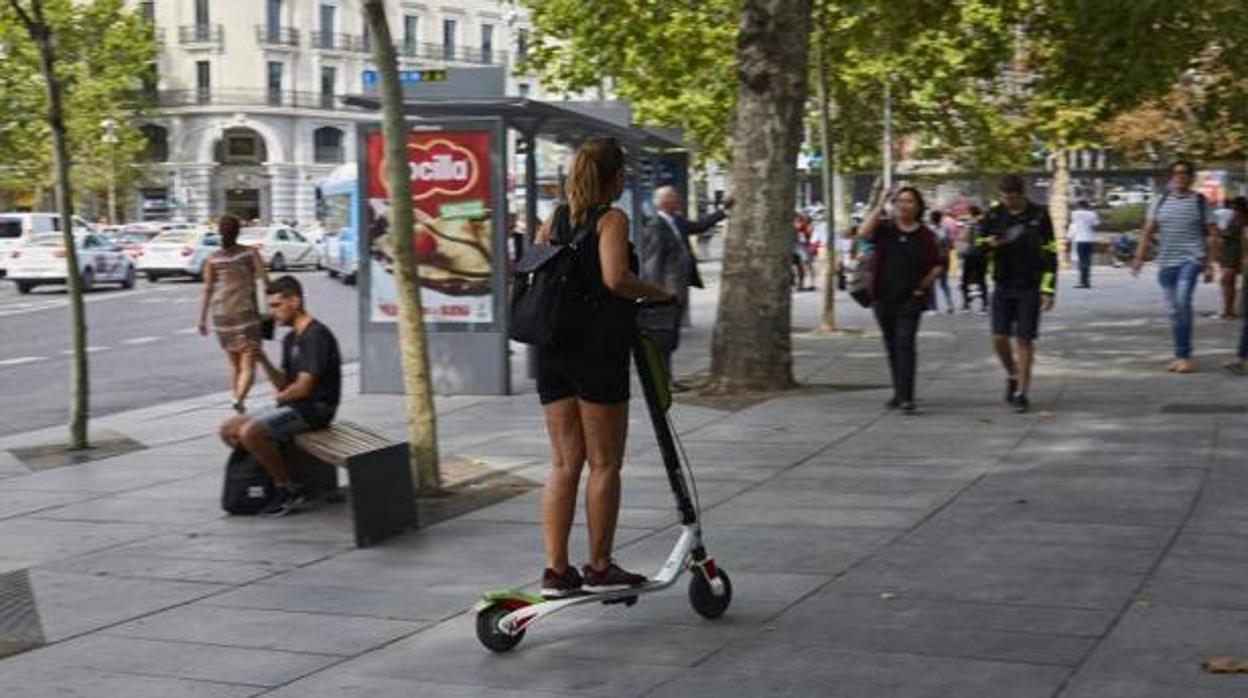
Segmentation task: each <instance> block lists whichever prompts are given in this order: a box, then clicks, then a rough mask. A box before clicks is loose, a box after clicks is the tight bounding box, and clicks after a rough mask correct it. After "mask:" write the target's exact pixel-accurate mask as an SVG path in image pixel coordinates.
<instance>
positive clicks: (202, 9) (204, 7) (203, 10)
mask: <svg viewBox="0 0 1248 698" xmlns="http://www.w3.org/2000/svg"><path fill="white" fill-rule="evenodd" d="M210 21H211V20H210V19H209V16H208V0H195V26H197V27H203V28H205V30H206V29H207V27H208V23H209V22H210Z"/></svg>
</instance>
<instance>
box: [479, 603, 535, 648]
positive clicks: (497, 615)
mask: <svg viewBox="0 0 1248 698" xmlns="http://www.w3.org/2000/svg"><path fill="white" fill-rule="evenodd" d="M514 610H516V609H514V608H508V607H506V606H503V605H500V604H494V605H492V606H490V607H489V608H486V609H485V610H483V611H480V612H479V613H477V639H478V640H480V641H481V644H482V645H485V648H486V649H488V650H490V651H491V652H510V651H511V650H512V649H513V648H515V646H516V645H518V644H520V641H521V640H523V639H524V631H523V630H521V631H520V632H518V633H516V634H515V635H509V634H507V633H505V632H503V629H502V628H500V627H499V625H498V624H499V621H501V620H502V619H503V618H504V617H506V615H507V614H508V613H511V612H512V611H514Z"/></svg>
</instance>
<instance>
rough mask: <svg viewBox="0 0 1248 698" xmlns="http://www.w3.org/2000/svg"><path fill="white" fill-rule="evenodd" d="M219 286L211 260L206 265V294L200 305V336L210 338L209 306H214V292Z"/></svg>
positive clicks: (198, 327)
mask: <svg viewBox="0 0 1248 698" xmlns="http://www.w3.org/2000/svg"><path fill="white" fill-rule="evenodd" d="M216 285H217V276H216V274H215V273H214V272H213V265H212V263H211V260H209V261H208V262H205V263H204V293H203V296H202V298H201V300H200V304H199V325H198V326H197V329H198V330H199V334H200V335H202V336H204V337H207V336H208V306H210V305H212V292H213V290H214V288H215V287H216Z"/></svg>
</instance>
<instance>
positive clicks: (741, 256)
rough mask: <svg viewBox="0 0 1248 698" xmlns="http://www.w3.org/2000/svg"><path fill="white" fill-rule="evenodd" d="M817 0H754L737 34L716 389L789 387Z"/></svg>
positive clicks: (712, 385) (714, 348)
mask: <svg viewBox="0 0 1248 698" xmlns="http://www.w3.org/2000/svg"><path fill="white" fill-rule="evenodd" d="M810 14H811V0H745V2H744V7H743V8H742V11H741V25H740V34H739V36H738V39H737V65H738V73H737V75H738V80H739V81H740V92H739V94H738V96H737V107H736V122H735V125H734V133H733V153H732V185H733V188H734V189H735V190H736V192H738V193H739V196H738V199H737V208H736V211H734V215H733V216H732V219H731V222H730V224H729V226H728V238H727V240H726V241H725V249H724V271H723V281H722V284H721V286H720V293H719V315H718V318H717V320H716V322H715V332H714V336H713V338H712V342H711V380H710V382H709V384H708V386H707V390H708V391H710V392H720V393H723V392H737V391H763V390H776V389H782V388H789V387H792V386H793V385H794V381H793V352H792V337H791V331H792V318H791V317H790V307H791V295H790V294H791V290H790V288H791V283H792V276H791V275H792V270H791V268H790V267H791V265H790V258H791V255H792V253H793V235H794V233H793V207H794V199H795V193H796V192H795V186H796V181H797V169H796V162H797V151H798V148H799V147H800V145H801V140H802V114H803V111H804V108H805V102H806V85H807V82H808V74H807V63H806V60H807V55H806V54H807V45H808V43H809V39H810Z"/></svg>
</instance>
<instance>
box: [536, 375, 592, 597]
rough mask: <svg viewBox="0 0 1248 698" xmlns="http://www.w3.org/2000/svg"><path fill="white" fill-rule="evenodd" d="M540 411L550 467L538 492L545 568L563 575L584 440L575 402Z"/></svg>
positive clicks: (583, 459)
mask: <svg viewBox="0 0 1248 698" xmlns="http://www.w3.org/2000/svg"><path fill="white" fill-rule="evenodd" d="M544 409H545V412H546V433H547V435H548V436H549V437H550V453H551V467H550V475H549V476H548V477H547V478H546V488H545V489H544V490H543V491H542V539H543V541H544V543H545V546H546V566H547V567H549V568H550V569H552V570H554V571H556V572H563V571H564V570H565V569H567V567H568V535H569V534H570V533H571V532H572V521H573V520H574V519H575V518H576V490H577V487H578V485H579V484H580V481H581V468H582V467H583V466H584V465H585V438H584V436H583V435H582V433H581V414H580V410H579V409H578V405H577V401H576V399H575V398H566V399H563V400H559V401H556V402H552V403H550V404H548V405H546V407H545V408H544Z"/></svg>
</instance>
